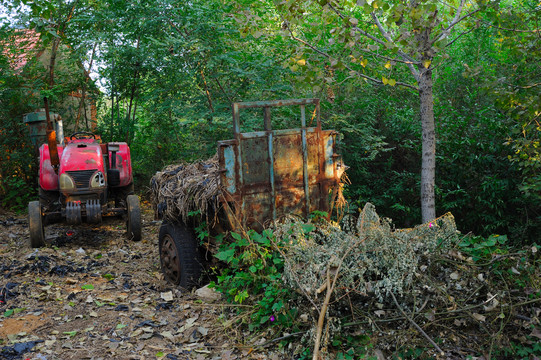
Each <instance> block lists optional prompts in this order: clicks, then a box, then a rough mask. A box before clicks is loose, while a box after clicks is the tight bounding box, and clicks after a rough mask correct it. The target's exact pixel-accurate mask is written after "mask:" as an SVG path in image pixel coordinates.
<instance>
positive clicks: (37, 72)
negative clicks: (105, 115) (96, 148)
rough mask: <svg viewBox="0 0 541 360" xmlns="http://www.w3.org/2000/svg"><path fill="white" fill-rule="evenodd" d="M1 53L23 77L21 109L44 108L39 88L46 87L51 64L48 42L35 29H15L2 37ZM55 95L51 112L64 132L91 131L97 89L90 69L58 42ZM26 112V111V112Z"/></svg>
mask: <svg viewBox="0 0 541 360" xmlns="http://www.w3.org/2000/svg"><path fill="white" fill-rule="evenodd" d="M2 45H3V46H2V48H3V50H2V52H3V55H4V56H5V58H7V60H8V62H9V68H10V70H12V72H13V74H14V76H18V77H20V78H21V80H22V87H23V88H25V89H23V91H24V90H26V96H23V97H21V98H20V100H19V101H21V102H24V103H21V104H20V105H21V109H27V110H28V109H30V110H31V111H30V112H40V111H42V108H43V92H42V91H41V90H42V89H45V88H47V86H46V84H48V81H49V80H48V79H49V69H50V64H51V55H52V51H51V45H49V46H45V45H44V43H43V41H42V40H41V39H40V35H39V33H37V32H35V31H34V30H17V31H14V32H13V33H12V34H11V36H10V37H9V39H7V40H4V41H3V44H2ZM54 85H55V86H54V87H53V93H54V96H53V97H52V98H50V111H51V112H54V113H57V114H58V115H60V116H61V118H62V121H63V124H64V133H65V134H70V133H72V132H76V131H94V130H95V128H96V124H97V108H96V98H97V95H98V93H99V90H98V89H97V88H96V87H95V86H94V84H93V81H92V79H90V76H89V71H88V70H86V69H85V67H84V65H83V63H82V61H81V60H80V58H78V55H77V54H76V53H75V52H74V51H72V49H71V48H70V47H68V46H66V45H63V44H61V45H60V46H59V47H58V51H57V54H56V59H55V66H54ZM27 112H28V111H25V113H27ZM21 120H22V118H21Z"/></svg>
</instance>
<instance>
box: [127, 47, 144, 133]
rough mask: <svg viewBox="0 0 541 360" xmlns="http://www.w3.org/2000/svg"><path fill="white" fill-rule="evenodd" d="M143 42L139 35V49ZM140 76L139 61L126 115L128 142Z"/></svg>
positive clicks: (136, 64)
mask: <svg viewBox="0 0 541 360" xmlns="http://www.w3.org/2000/svg"><path fill="white" fill-rule="evenodd" d="M140 42H141V37H138V38H137V50H139V44H140ZM138 77H139V62H136V63H135V70H134V71H133V84H132V87H131V94H130V103H129V105H128V114H127V115H126V120H127V123H128V124H127V125H128V126H127V130H126V142H127V143H128V142H129V141H128V140H129V138H130V128H131V124H130V119H131V109H132V105H133V98H134V97H135V90H136V88H137V78H138Z"/></svg>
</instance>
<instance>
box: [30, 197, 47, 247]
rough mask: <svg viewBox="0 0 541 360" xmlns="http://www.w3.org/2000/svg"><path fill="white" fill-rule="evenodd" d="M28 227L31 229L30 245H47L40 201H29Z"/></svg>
mask: <svg viewBox="0 0 541 360" xmlns="http://www.w3.org/2000/svg"><path fill="white" fill-rule="evenodd" d="M28 228H29V230H30V246H32V247H33V248H39V247H42V246H44V245H45V230H44V227H43V216H42V215H41V205H40V203H39V201H31V202H30V203H28Z"/></svg>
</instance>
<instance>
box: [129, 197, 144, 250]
mask: <svg viewBox="0 0 541 360" xmlns="http://www.w3.org/2000/svg"><path fill="white" fill-rule="evenodd" d="M126 207H127V208H128V221H127V227H128V238H129V239H131V240H133V241H141V207H140V205H139V198H138V197H137V195H128V197H127V198H126Z"/></svg>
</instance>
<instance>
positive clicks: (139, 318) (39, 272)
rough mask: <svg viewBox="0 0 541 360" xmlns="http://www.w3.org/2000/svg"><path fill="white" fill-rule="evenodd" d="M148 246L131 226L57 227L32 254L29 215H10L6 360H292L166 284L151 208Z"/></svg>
mask: <svg viewBox="0 0 541 360" xmlns="http://www.w3.org/2000/svg"><path fill="white" fill-rule="evenodd" d="M142 207H143V209H142V210H143V213H142V224H143V240H142V241H141V242H132V241H129V240H128V239H127V238H126V236H125V233H126V226H125V221H124V220H123V219H122V218H108V219H105V220H104V222H103V223H102V224H101V225H100V226H90V225H78V226H73V225H71V226H70V225H66V224H62V223H60V224H51V225H48V226H46V228H45V229H46V230H45V236H46V244H47V245H46V246H45V247H44V248H40V249H31V248H30V247H29V245H28V241H29V240H28V223H27V219H26V217H25V216H24V215H16V214H12V213H9V212H6V211H0V358H1V359H6V360H11V359H13V360H15V359H39V360H44V359H46V360H55V359H62V360H69V359H96V360H97V359H173V360H174V359H282V358H284V356H283V355H279V353H278V350H277V349H273V348H272V347H266V346H258V345H261V344H263V343H265V342H266V341H267V340H268V339H263V338H257V339H249V338H245V337H244V336H245V335H246V334H243V333H242V332H241V331H239V330H237V329H236V327H235V325H232V324H233V323H234V322H233V321H230V320H231V319H232V318H234V316H235V314H236V312H235V308H234V307H232V306H231V305H227V304H225V303H222V302H220V301H217V302H207V301H205V300H202V299H200V298H198V297H197V296H196V295H195V293H194V292H193V291H192V292H187V291H181V290H180V289H178V288H175V287H173V286H171V285H170V284H168V283H167V282H165V281H164V280H163V276H162V274H161V271H160V264H159V255H158V231H159V226H160V223H159V222H157V221H153V213H152V211H151V210H150V206H149V205H148V204H145V203H143V205H142Z"/></svg>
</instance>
